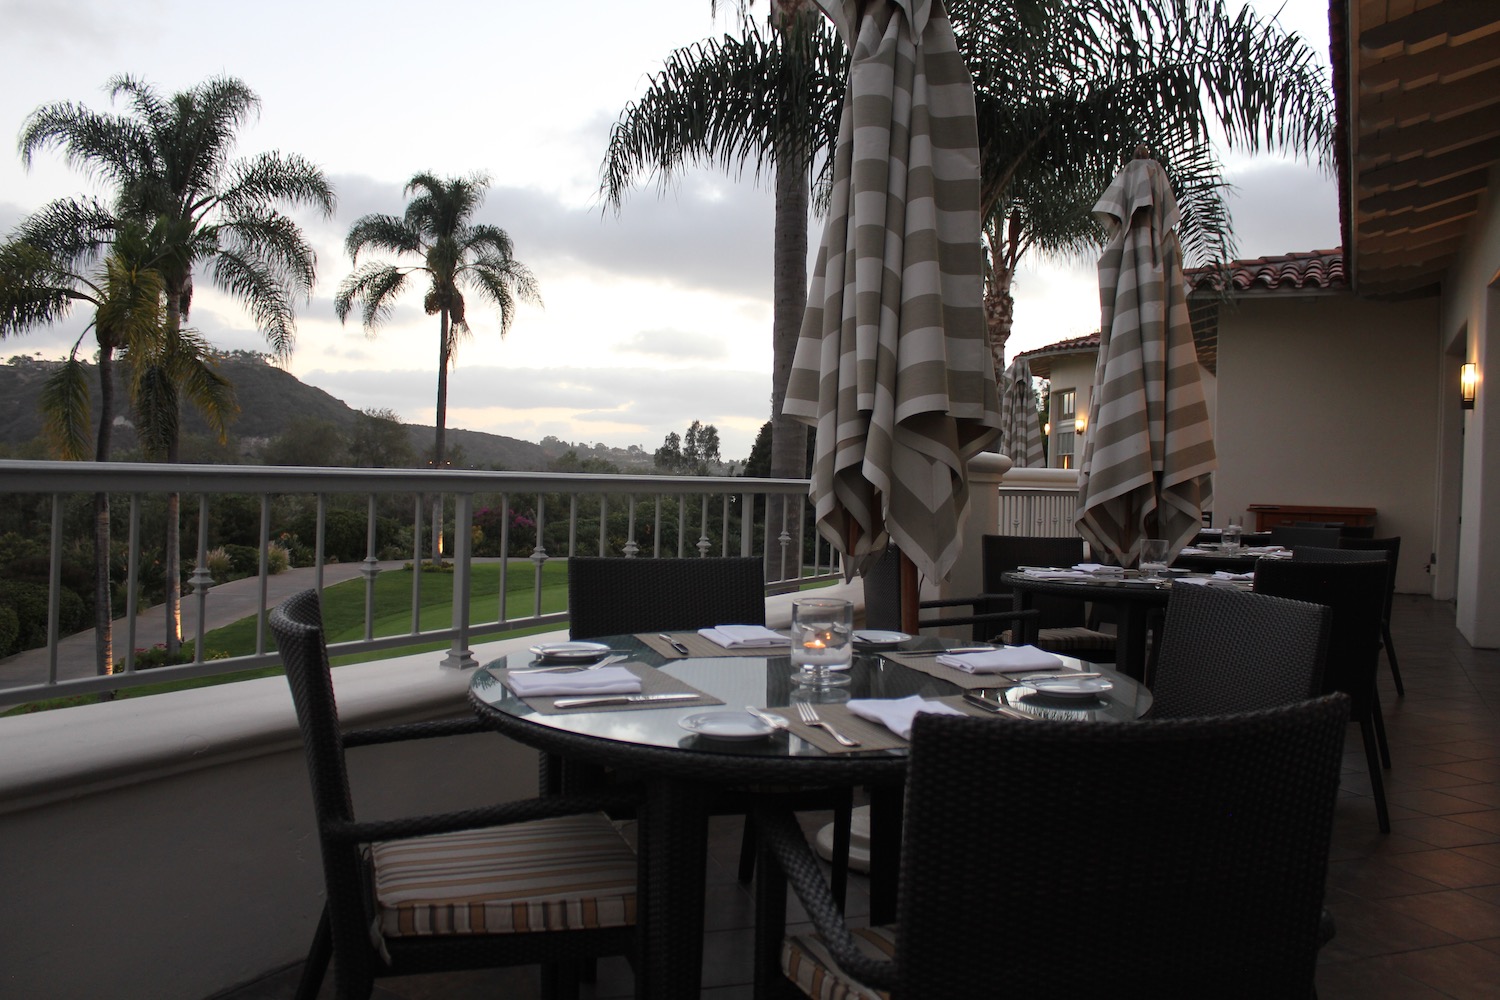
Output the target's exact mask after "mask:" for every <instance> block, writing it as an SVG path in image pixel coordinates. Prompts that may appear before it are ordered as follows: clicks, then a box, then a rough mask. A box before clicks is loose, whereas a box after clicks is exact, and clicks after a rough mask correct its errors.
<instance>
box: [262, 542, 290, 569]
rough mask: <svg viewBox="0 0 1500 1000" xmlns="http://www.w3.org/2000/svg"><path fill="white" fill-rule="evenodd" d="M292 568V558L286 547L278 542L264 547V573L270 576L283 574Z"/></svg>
mask: <svg viewBox="0 0 1500 1000" xmlns="http://www.w3.org/2000/svg"><path fill="white" fill-rule="evenodd" d="M291 568H292V557H291V555H290V554H289V553H288V552H287V550H286V547H285V546H284V545H281V544H280V543H278V542H271V543H270V544H269V545H267V546H266V572H267V573H269V574H270V575H271V576H275V575H277V574H278V573H285V572H286V571H287V570H289V569H291Z"/></svg>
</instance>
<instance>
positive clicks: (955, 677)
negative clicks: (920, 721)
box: [880, 652, 1067, 691]
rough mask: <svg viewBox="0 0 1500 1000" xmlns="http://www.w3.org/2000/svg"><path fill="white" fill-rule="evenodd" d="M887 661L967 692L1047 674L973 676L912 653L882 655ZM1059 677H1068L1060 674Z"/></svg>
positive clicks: (1019, 671) (1026, 671) (1018, 673)
mask: <svg viewBox="0 0 1500 1000" xmlns="http://www.w3.org/2000/svg"><path fill="white" fill-rule="evenodd" d="M880 655H881V656H884V657H885V658H886V659H889V660H892V661H894V662H896V663H899V664H901V665H902V666H903V667H906V668H907V669H909V670H915V671H917V672H918V673H923V674H927V675H928V676H930V677H936V678H937V679H938V680H940V681H947V682H948V683H949V684H956V685H958V686H959V687H961V688H963V689H964V690H965V691H971V690H973V689H974V688H987V687H1000V686H1001V685H1002V684H1014V683H1016V682H1015V680H1014V679H1013V678H1015V677H1025V676H1028V675H1030V674H1040V673H1046V671H1044V670H1017V671H1015V672H1014V673H1010V674H971V673H969V672H968V671H967V670H959V669H957V668H955V667H949V666H945V665H943V664H941V663H939V662H938V661H937V657H936V656H933V655H931V654H929V655H927V656H916V655H914V654H911V653H899V652H897V653H881V654H880ZM1059 676H1062V677H1066V676H1067V675H1066V674H1064V673H1061V672H1059Z"/></svg>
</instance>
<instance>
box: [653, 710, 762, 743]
mask: <svg viewBox="0 0 1500 1000" xmlns="http://www.w3.org/2000/svg"><path fill="white" fill-rule="evenodd" d="M677 724H678V725H679V726H681V727H682V728H683V729H686V730H687V731H688V732H690V733H697V734H698V735H699V736H706V737H708V738H710V739H715V740H758V739H763V738H765V737H767V736H770V735H771V734H772V733H773V732H775V730H774V729H772V728H771V727H770V726H769V725H767V724H766V723H765V722H764V721H763V720H761V719H757V718H756V717H755V716H753V715H751V714H750V713H749V712H699V713H698V714H697V715H689V716H688V717H687V718H685V719H678V720H677Z"/></svg>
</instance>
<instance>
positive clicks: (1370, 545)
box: [1339, 535, 1401, 622]
mask: <svg viewBox="0 0 1500 1000" xmlns="http://www.w3.org/2000/svg"><path fill="white" fill-rule="evenodd" d="M1339 548H1341V549H1352V550H1355V551H1363V552H1384V553H1385V561H1386V562H1388V563H1390V570H1391V573H1390V577H1391V585H1390V588H1389V589H1388V590H1387V591H1386V595H1385V620H1386V621H1387V622H1389V621H1390V620H1391V603H1392V601H1393V600H1394V598H1395V596H1396V569H1397V567H1398V566H1399V565H1400V563H1401V536H1400V535H1393V536H1391V537H1390V538H1351V537H1349V536H1348V535H1344V536H1342V537H1341V538H1339Z"/></svg>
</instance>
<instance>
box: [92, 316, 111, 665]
mask: <svg viewBox="0 0 1500 1000" xmlns="http://www.w3.org/2000/svg"><path fill="white" fill-rule="evenodd" d="M114 420H115V348H114V345H113V344H112V343H110V342H109V341H108V340H106V339H105V338H104V337H100V342H99V433H98V434H97V436H96V437H95V439H94V459H95V461H99V462H107V461H109V450H110V444H111V441H110V434H111V432H112V431H113V429H114ZM94 665H95V670H96V672H97V673H99V674H101V675H103V674H111V673H114V669H115V651H114V609H113V607H112V605H111V601H110V587H109V494H108V493H95V494H94Z"/></svg>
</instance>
